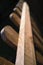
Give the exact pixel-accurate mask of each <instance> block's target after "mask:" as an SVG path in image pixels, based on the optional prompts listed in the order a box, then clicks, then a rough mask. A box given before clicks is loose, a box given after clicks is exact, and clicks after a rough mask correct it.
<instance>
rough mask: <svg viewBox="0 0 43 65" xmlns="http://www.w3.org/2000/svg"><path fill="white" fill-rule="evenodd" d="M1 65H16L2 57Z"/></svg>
mask: <svg viewBox="0 0 43 65" xmlns="http://www.w3.org/2000/svg"><path fill="white" fill-rule="evenodd" d="M0 65H14V64H13V63H12V62H10V61H8V60H7V59H5V58H3V57H0Z"/></svg>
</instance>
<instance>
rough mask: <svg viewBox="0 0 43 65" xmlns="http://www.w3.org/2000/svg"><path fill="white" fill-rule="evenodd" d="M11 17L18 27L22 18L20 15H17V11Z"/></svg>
mask: <svg viewBox="0 0 43 65" xmlns="http://www.w3.org/2000/svg"><path fill="white" fill-rule="evenodd" d="M9 17H10V19H11V21H12V22H13V23H14V24H15V25H16V26H17V27H19V24H20V19H19V17H18V16H17V14H16V13H11V14H10V16H9Z"/></svg>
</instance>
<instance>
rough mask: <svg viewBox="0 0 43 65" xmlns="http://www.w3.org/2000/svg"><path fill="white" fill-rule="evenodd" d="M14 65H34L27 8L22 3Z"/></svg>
mask: <svg viewBox="0 0 43 65" xmlns="http://www.w3.org/2000/svg"><path fill="white" fill-rule="evenodd" d="M15 65H36V59H35V51H34V44H33V37H32V29H31V21H30V14H29V8H28V5H27V4H26V2H25V3H24V4H23V10H22V17H21V24H20V32H19V39H18V49H17V57H16V64H15Z"/></svg>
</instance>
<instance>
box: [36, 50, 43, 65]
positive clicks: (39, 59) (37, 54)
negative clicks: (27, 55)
mask: <svg viewBox="0 0 43 65" xmlns="http://www.w3.org/2000/svg"><path fill="white" fill-rule="evenodd" d="M36 59H37V61H38V62H39V63H40V64H42V65H43V56H42V55H41V54H40V53H39V52H38V51H36Z"/></svg>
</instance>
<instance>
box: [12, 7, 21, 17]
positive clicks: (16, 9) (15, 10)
mask: <svg viewBox="0 0 43 65" xmlns="http://www.w3.org/2000/svg"><path fill="white" fill-rule="evenodd" d="M13 11H14V12H16V13H17V14H19V16H21V11H20V10H19V9H18V8H14V10H13Z"/></svg>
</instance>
